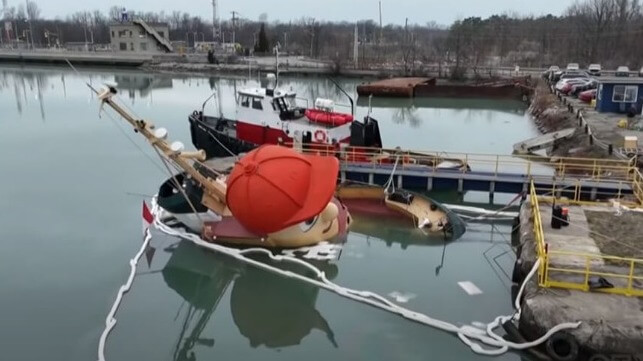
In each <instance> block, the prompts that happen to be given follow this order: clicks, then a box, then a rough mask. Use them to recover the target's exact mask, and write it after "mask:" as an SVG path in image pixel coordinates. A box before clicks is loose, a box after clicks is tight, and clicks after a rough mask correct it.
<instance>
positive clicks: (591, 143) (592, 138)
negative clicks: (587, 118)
mask: <svg viewBox="0 0 643 361" xmlns="http://www.w3.org/2000/svg"><path fill="white" fill-rule="evenodd" d="M589 145H594V137H593V136H592V135H591V134H590V135H589Z"/></svg>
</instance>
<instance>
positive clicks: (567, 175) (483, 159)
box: [285, 143, 643, 199]
mask: <svg viewBox="0 0 643 361" xmlns="http://www.w3.org/2000/svg"><path fill="white" fill-rule="evenodd" d="M285 145H286V146H292V144H291V143H286V144H285ZM303 152H304V153H311V154H319V155H332V156H336V157H338V158H339V159H340V161H342V162H346V163H352V162H360V163H362V164H363V163H365V162H367V163H368V162H370V164H371V165H372V166H373V168H375V167H377V166H378V165H381V164H387V163H395V162H396V160H397V159H399V164H398V169H405V168H414V169H417V165H424V166H426V167H428V168H429V169H427V170H430V171H434V172H435V171H437V170H439V169H440V164H442V163H444V162H449V161H451V162H462V164H463V165H470V166H471V167H472V168H473V167H475V169H476V170H480V171H488V172H491V173H492V175H500V174H501V173H505V174H506V173H513V174H520V175H522V176H524V177H526V178H531V177H542V176H548V177H551V176H556V177H557V178H558V179H585V180H593V181H605V182H619V181H620V182H627V183H630V182H633V181H634V180H635V179H639V181H641V182H643V178H641V177H640V174H638V178H637V175H636V173H635V171H636V169H635V163H634V160H618V159H592V158H573V157H556V158H549V157H543V156H537V155H520V156H513V155H498V154H476V153H446V152H433V151H414V150H400V149H386V148H373V147H355V146H346V147H340V148H339V149H338V148H337V147H336V146H335V145H318V144H309V145H308V147H307V148H305V149H304V150H303ZM460 171H461V172H463V173H465V172H467V171H468V169H467V168H466V167H462V168H461V169H460ZM642 187H643V184H642ZM642 190H643V188H642ZM641 193H642V194H643V191H642V192H641ZM642 199H643V198H642Z"/></svg>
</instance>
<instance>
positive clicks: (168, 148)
mask: <svg viewBox="0 0 643 361" xmlns="http://www.w3.org/2000/svg"><path fill="white" fill-rule="evenodd" d="M115 93H116V89H114V88H113V87H108V88H107V89H105V90H102V91H101V92H100V93H99V94H98V98H99V99H100V101H101V104H107V105H109V106H110V107H111V108H112V109H114V111H116V112H117V113H118V114H119V115H120V116H121V117H123V118H124V119H125V120H127V122H128V123H130V125H131V126H132V127H134V130H135V131H137V132H138V133H140V134H142V135H143V136H144V137H145V138H146V139H147V140H148V142H149V143H150V144H151V145H152V146H153V147H154V148H156V149H158V150H159V151H160V152H161V154H162V155H163V156H165V157H167V158H168V159H170V160H172V161H173V162H174V163H176V164H177V165H178V166H179V167H181V169H183V170H184V171H185V172H186V173H188V174H189V175H190V176H191V177H192V178H193V179H194V180H195V181H196V182H198V183H199V184H200V185H201V187H203V199H202V200H201V202H202V203H203V205H205V206H206V207H208V208H209V209H211V210H212V211H214V212H215V213H217V214H219V215H227V214H229V213H230V210H229V209H228V208H227V206H226V203H225V202H226V201H225V199H226V187H225V184H223V183H222V182H219V181H217V180H216V179H212V178H210V177H207V176H204V175H203V174H201V172H199V171H198V170H197V169H196V168H195V167H194V161H204V160H205V152H204V151H203V150H198V151H196V152H184V151H183V150H182V149H176V148H173V147H172V145H171V144H169V143H168V142H167V141H166V140H165V136H166V135H167V133H165V134H162V135H157V133H155V132H154V129H155V126H154V124H153V123H151V122H149V121H146V120H143V119H135V118H134V117H133V116H132V115H131V114H130V113H129V112H127V111H126V110H125V109H123V108H122V107H121V106H120V105H118V104H117V103H116V102H114V101H113V100H112V97H113V96H114V94H115Z"/></svg>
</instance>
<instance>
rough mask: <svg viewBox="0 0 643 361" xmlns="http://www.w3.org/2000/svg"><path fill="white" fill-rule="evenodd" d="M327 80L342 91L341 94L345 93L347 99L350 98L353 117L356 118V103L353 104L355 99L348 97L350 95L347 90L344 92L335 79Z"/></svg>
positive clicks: (329, 78)
mask: <svg viewBox="0 0 643 361" xmlns="http://www.w3.org/2000/svg"><path fill="white" fill-rule="evenodd" d="M327 79H328V80H330V81H331V82H332V83H333V84H335V86H336V87H337V88H338V89H339V90H341V92H342V93H344V95H346V97H348V100H349V101H350V102H351V115H353V116H355V102H353V98H352V97H351V96H350V95H348V93H347V92H346V90H344V88H342V87H341V86H340V85H339V83H337V81H335V79H333V78H331V77H327Z"/></svg>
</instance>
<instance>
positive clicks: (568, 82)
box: [556, 78, 589, 94]
mask: <svg viewBox="0 0 643 361" xmlns="http://www.w3.org/2000/svg"><path fill="white" fill-rule="evenodd" d="M588 80H589V79H588V78H570V79H561V80H560V81H559V82H558V83H556V90H558V91H559V92H561V93H563V94H567V93H569V91H570V90H571V89H572V85H576V84H586V83H587V81H588Z"/></svg>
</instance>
